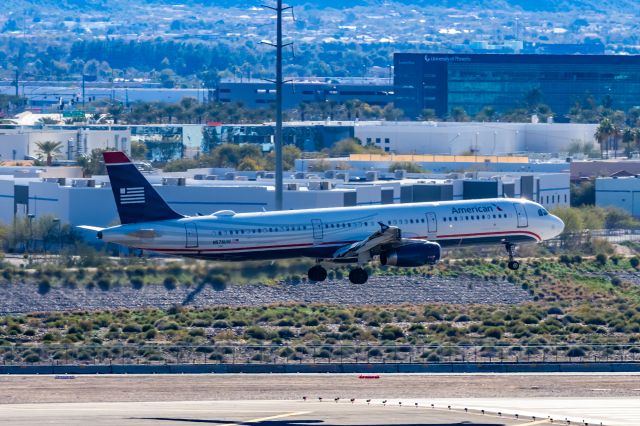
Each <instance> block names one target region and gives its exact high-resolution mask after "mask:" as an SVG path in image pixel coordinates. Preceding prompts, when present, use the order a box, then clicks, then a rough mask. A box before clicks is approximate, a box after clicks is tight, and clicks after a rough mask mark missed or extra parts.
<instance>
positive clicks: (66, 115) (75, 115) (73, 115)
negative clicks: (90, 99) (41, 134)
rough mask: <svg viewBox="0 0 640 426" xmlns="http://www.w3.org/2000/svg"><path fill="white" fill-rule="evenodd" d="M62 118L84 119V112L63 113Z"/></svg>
mask: <svg viewBox="0 0 640 426" xmlns="http://www.w3.org/2000/svg"><path fill="white" fill-rule="evenodd" d="M62 118H84V111H62Z"/></svg>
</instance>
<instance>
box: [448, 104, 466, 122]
mask: <svg viewBox="0 0 640 426" xmlns="http://www.w3.org/2000/svg"><path fill="white" fill-rule="evenodd" d="M449 121H455V122H457V123H459V122H463V121H469V115H468V114H467V111H465V110H464V108H462V107H454V108H453V109H452V110H451V113H450V114H449Z"/></svg>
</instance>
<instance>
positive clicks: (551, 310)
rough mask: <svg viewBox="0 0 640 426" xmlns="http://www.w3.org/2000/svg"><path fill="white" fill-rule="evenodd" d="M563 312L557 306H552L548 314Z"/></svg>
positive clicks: (560, 313)
mask: <svg viewBox="0 0 640 426" xmlns="http://www.w3.org/2000/svg"><path fill="white" fill-rule="evenodd" d="M563 313H564V312H563V311H562V309H561V308H559V307H557V306H552V307H550V308H549V309H548V310H547V314H549V315H562V314H563Z"/></svg>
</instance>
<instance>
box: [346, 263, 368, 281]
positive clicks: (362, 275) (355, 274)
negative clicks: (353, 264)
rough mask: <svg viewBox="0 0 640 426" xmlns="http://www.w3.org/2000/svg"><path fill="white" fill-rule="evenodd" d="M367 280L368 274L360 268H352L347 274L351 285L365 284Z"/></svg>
mask: <svg viewBox="0 0 640 426" xmlns="http://www.w3.org/2000/svg"><path fill="white" fill-rule="evenodd" d="M368 279H369V274H367V271H365V270H364V269H362V268H360V267H358V268H353V269H352V270H351V271H350V272H349V281H351V282H352V283H353V284H364V283H366V282H367V280H368Z"/></svg>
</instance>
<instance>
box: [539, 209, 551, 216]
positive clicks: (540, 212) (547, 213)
mask: <svg viewBox="0 0 640 426" xmlns="http://www.w3.org/2000/svg"><path fill="white" fill-rule="evenodd" d="M538 216H549V212H548V211H546V210H545V209H538Z"/></svg>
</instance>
